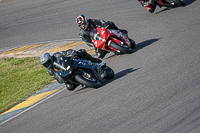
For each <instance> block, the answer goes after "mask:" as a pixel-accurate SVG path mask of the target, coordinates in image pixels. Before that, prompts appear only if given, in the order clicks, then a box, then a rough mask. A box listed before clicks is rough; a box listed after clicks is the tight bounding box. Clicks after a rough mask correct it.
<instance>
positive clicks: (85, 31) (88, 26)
mask: <svg viewBox="0 0 200 133" xmlns="http://www.w3.org/2000/svg"><path fill="white" fill-rule="evenodd" d="M76 23H77V25H78V26H79V27H80V31H79V36H80V37H81V38H82V40H83V41H84V42H86V44H87V45H88V46H90V47H94V48H95V52H96V55H97V57H98V58H103V57H104V56H105V55H106V54H107V51H105V50H102V49H97V48H96V47H95V46H94V44H93V42H92V40H91V38H90V32H91V31H92V30H93V29H95V28H96V27H97V26H101V27H106V28H108V29H115V30H118V31H120V32H122V33H123V34H126V35H128V31H127V30H124V29H119V28H118V27H117V26H116V25H115V24H114V22H112V21H104V20H101V19H87V17H86V16H85V15H83V14H81V15H79V16H78V17H77V18H76Z"/></svg>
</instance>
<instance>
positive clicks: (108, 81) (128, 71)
mask: <svg viewBox="0 0 200 133" xmlns="http://www.w3.org/2000/svg"><path fill="white" fill-rule="evenodd" d="M139 69H140V68H137V69H134V68H128V69H125V70H123V71H120V72H118V73H116V74H115V76H114V78H113V79H110V80H103V81H102V84H101V87H102V86H105V85H107V84H109V83H111V82H113V81H114V80H117V79H120V78H122V77H124V76H126V75H128V74H130V73H132V72H135V71H137V70H139Z"/></svg>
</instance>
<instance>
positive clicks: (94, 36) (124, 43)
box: [90, 26, 135, 54]
mask: <svg viewBox="0 0 200 133" xmlns="http://www.w3.org/2000/svg"><path fill="white" fill-rule="evenodd" d="M90 38H91V40H92V42H93V43H94V45H95V47H96V48H98V49H103V50H105V51H108V52H114V53H115V54H130V53H132V51H133V49H134V48H135V41H133V40H132V39H129V38H128V36H127V35H125V34H123V33H122V32H120V31H118V30H114V29H107V28H106V27H100V26H98V27H97V28H95V29H93V30H92V31H91V32H90Z"/></svg>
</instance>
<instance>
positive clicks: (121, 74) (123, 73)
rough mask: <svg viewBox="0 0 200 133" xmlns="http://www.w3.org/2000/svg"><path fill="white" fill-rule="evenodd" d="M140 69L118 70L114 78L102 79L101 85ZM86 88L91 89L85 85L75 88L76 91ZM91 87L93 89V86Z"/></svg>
mask: <svg viewBox="0 0 200 133" xmlns="http://www.w3.org/2000/svg"><path fill="white" fill-rule="evenodd" d="M139 69H140V68H137V69H133V68H128V69H125V70H123V71H120V72H118V73H116V74H115V77H114V78H113V79H110V80H103V81H102V84H101V87H102V86H105V85H107V84H109V83H110V82H112V81H114V80H116V79H119V78H122V77H124V76H126V75H128V74H130V73H132V72H134V71H137V70H139ZM101 87H99V88H97V89H100V88H101ZM85 89H89V90H90V88H89V87H83V88H81V89H78V90H75V92H79V91H82V90H85ZM91 89H93V88H91Z"/></svg>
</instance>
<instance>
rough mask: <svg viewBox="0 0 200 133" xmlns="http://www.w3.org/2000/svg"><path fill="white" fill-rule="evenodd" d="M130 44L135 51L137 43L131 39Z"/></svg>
mask: <svg viewBox="0 0 200 133" xmlns="http://www.w3.org/2000/svg"><path fill="white" fill-rule="evenodd" d="M129 41H130V44H131V48H132V49H134V48H135V45H136V44H135V41H134V40H133V39H129Z"/></svg>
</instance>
